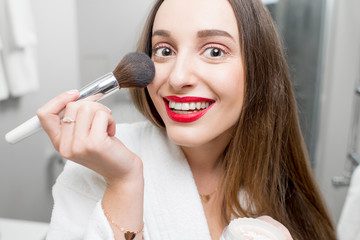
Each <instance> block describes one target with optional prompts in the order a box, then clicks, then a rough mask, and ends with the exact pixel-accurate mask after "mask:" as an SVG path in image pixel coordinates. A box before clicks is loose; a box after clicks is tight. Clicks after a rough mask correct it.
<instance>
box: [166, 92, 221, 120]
mask: <svg viewBox="0 0 360 240" xmlns="http://www.w3.org/2000/svg"><path fill="white" fill-rule="evenodd" d="M169 101H171V102H176V103H191V102H195V103H198V102H208V103H209V104H210V105H209V107H207V108H205V109H196V110H189V111H188V112H187V113H177V112H174V111H173V110H172V109H171V108H170V106H169ZM164 103H165V107H166V112H167V114H168V116H169V118H170V119H171V120H173V121H175V122H181V123H189V122H194V121H196V120H198V119H199V118H201V117H202V116H204V114H205V113H207V111H209V109H210V108H211V107H212V106H213V105H214V103H215V101H214V100H213V99H209V98H201V97H191V96H186V97H178V96H167V97H165V98H164Z"/></svg>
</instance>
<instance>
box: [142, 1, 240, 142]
mask: <svg viewBox="0 0 360 240" xmlns="http://www.w3.org/2000/svg"><path fill="white" fill-rule="evenodd" d="M152 48H153V50H152V60H153V61H154V63H155V68H156V74H155V78H154V80H153V82H152V83H151V84H150V85H149V86H148V91H149V94H150V96H151V99H152V101H153V103H154V105H155V107H156V109H157V111H158V112H159V114H160V116H161V118H162V119H163V121H164V123H165V126H166V130H167V133H168V136H169V137H170V139H171V140H172V141H174V142H175V143H176V144H178V145H180V146H186V147H197V146H201V145H203V144H207V143H210V142H216V141H219V140H220V141H229V139H230V137H231V136H230V134H229V133H230V132H231V130H232V127H233V126H234V124H235V123H236V122H237V120H238V119H239V116H240V113H241V109H242V104H243V96H244V81H245V79H244V69H243V62H242V56H241V49H240V43H239V33H238V27H237V23H236V19H235V15H234V12H233V9H232V8H231V6H230V4H229V3H228V1H225V0H165V1H164V2H163V4H162V5H161V6H160V9H159V10H158V12H157V15H156V17H155V21H154V26H153V37H152Z"/></svg>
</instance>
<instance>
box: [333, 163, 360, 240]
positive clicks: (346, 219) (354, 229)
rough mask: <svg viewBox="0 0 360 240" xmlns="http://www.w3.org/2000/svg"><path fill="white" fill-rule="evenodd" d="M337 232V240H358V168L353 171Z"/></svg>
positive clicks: (359, 194)
mask: <svg viewBox="0 0 360 240" xmlns="http://www.w3.org/2000/svg"><path fill="white" fill-rule="evenodd" d="M337 232H338V237H339V240H360V166H358V167H356V168H355V170H354V171H353V174H352V177H351V183H350V187H349V190H348V193H347V196H346V200H345V204H344V207H343V209H342V212H341V216H340V220H339V223H338V226H337Z"/></svg>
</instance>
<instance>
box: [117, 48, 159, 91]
mask: <svg viewBox="0 0 360 240" xmlns="http://www.w3.org/2000/svg"><path fill="white" fill-rule="evenodd" d="M113 74H114V76H115V78H116V79H117V81H118V83H119V85H120V88H144V87H146V86H147V85H148V84H149V83H150V82H151V81H152V80H153V78H154V76H155V66H154V63H153V62H152V61H151V59H150V58H149V56H148V55H146V54H144V53H140V52H132V53H129V54H127V55H125V56H124V58H123V59H122V60H121V61H120V62H119V64H118V65H117V66H116V68H115V69H114V71H113Z"/></svg>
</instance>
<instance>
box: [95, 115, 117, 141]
mask: <svg viewBox="0 0 360 240" xmlns="http://www.w3.org/2000/svg"><path fill="white" fill-rule="evenodd" d="M115 126H116V123H115V120H114V118H113V117H112V116H111V115H110V114H109V113H107V112H105V111H101V110H99V111H97V112H96V114H95V116H94V119H93V122H92V125H91V133H90V135H89V137H97V136H102V137H104V136H110V137H112V136H114V135H115Z"/></svg>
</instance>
